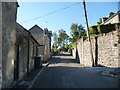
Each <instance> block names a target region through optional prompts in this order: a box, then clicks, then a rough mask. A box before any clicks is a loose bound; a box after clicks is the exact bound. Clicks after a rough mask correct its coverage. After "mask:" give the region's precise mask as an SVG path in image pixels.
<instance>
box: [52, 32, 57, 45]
mask: <svg viewBox="0 0 120 90" xmlns="http://www.w3.org/2000/svg"><path fill="white" fill-rule="evenodd" d="M53 41H54V47H57V44H58V35H57V33H56V32H54V33H53Z"/></svg>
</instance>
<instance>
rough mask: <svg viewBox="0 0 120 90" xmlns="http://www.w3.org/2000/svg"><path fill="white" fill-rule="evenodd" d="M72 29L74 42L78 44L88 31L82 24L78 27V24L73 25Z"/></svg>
mask: <svg viewBox="0 0 120 90" xmlns="http://www.w3.org/2000/svg"><path fill="white" fill-rule="evenodd" d="M70 29H71V35H72V42H76V41H77V40H78V39H79V38H81V37H83V36H85V33H86V31H85V29H84V28H83V26H82V25H81V24H80V25H78V24H77V23H73V24H72V25H71V28H70Z"/></svg>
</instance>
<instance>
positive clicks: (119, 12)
mask: <svg viewBox="0 0 120 90" xmlns="http://www.w3.org/2000/svg"><path fill="white" fill-rule="evenodd" d="M118 14H120V10H119V11H118V12H117V13H115V14H113V15H112V16H111V17H110V18H108V19H107V20H106V21H105V23H106V22H107V21H109V20H110V19H112V18H113V17H115V16H116V15H118Z"/></svg>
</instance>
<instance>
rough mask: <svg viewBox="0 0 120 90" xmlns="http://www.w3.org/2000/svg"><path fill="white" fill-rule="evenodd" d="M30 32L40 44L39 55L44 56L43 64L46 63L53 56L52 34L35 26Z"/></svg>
mask: <svg viewBox="0 0 120 90" xmlns="http://www.w3.org/2000/svg"><path fill="white" fill-rule="evenodd" d="M29 31H30V33H31V34H32V35H33V37H34V38H35V39H36V40H37V41H38V43H39V44H40V45H39V47H38V55H42V56H43V62H46V61H47V60H48V59H49V58H50V56H51V53H50V51H51V50H50V49H51V46H50V45H51V32H50V31H48V30H45V31H44V30H43V29H41V28H40V27H39V26H38V25H35V26H33V27H32V28H31V29H29Z"/></svg>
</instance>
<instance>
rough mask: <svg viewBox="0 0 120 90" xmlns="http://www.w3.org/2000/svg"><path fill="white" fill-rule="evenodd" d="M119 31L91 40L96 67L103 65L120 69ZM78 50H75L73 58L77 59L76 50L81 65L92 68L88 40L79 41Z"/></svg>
mask: <svg viewBox="0 0 120 90" xmlns="http://www.w3.org/2000/svg"><path fill="white" fill-rule="evenodd" d="M118 31H119V30H118V29H117V30H116V31H113V32H110V33H107V34H100V35H98V36H97V37H95V38H92V39H91V43H92V51H93V58H94V64H95V65H102V66H106V67H119V65H118V62H119V59H120V56H119V55H120V54H119V52H120V51H119V49H120V47H119V40H120V38H119V37H118ZM76 45H77V48H75V49H74V50H73V56H74V57H75V54H76V50H78V55H79V59H80V63H81V64H83V65H84V66H92V60H91V55H90V51H89V42H88V40H85V41H84V40H83V38H82V39H80V40H78V41H77V44H76Z"/></svg>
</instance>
